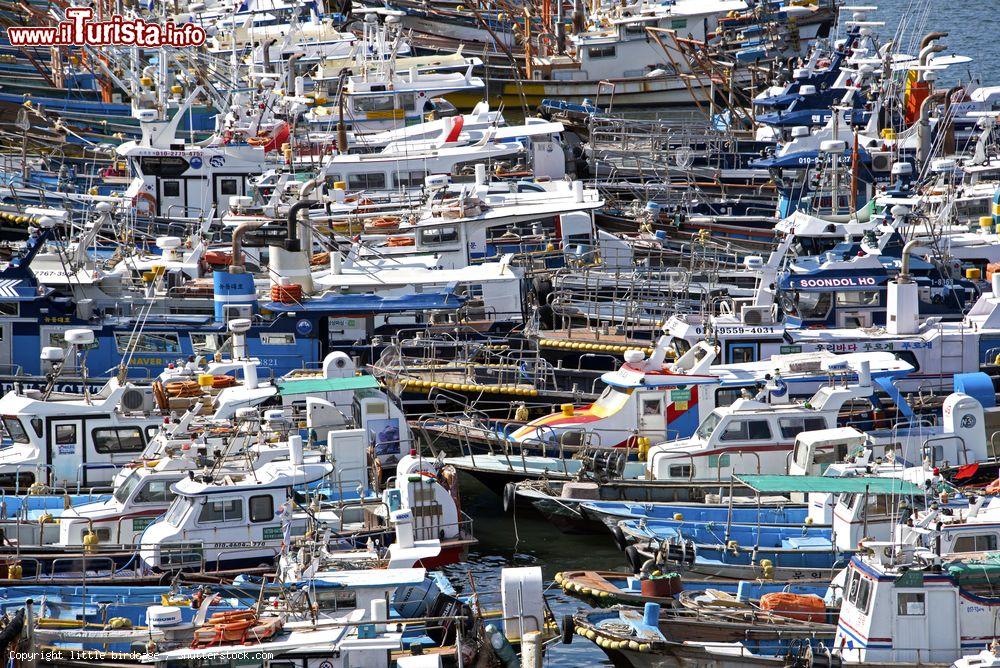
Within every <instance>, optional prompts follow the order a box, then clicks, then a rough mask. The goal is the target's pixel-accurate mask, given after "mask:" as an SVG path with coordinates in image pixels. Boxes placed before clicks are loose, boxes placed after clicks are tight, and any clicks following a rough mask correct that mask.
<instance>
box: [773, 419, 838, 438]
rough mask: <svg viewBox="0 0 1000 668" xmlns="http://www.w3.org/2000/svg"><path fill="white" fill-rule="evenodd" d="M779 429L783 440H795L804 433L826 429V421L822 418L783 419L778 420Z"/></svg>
mask: <svg viewBox="0 0 1000 668" xmlns="http://www.w3.org/2000/svg"><path fill="white" fill-rule="evenodd" d="M778 428H779V429H780V430H781V437H782V438H795V437H796V436H798V435H799V434H801V433H802V432H804V431H819V430H820V429H826V420H824V419H823V418H821V417H783V418H778Z"/></svg>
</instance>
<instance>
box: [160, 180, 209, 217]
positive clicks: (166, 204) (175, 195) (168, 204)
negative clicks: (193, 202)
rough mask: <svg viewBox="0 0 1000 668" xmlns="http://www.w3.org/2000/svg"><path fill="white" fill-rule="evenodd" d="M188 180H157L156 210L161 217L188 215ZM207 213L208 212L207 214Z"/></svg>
mask: <svg viewBox="0 0 1000 668" xmlns="http://www.w3.org/2000/svg"><path fill="white" fill-rule="evenodd" d="M187 186H188V183H187V180H186V179H156V187H157V190H158V191H159V192H157V193H156V208H157V213H158V215H160V216H167V217H170V216H176V217H185V216H188V215H197V213H195V214H189V213H188V206H187V202H188V193H187ZM206 213H207V212H206Z"/></svg>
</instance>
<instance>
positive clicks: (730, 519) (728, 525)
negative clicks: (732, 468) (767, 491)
mask: <svg viewBox="0 0 1000 668" xmlns="http://www.w3.org/2000/svg"><path fill="white" fill-rule="evenodd" d="M733 487H734V485H733V476H732V474H730V476H729V503H728V505H729V512H728V513H727V517H726V543H727V544H728V543H729V534H730V531H731V530H732V528H733ZM757 497H758V498H759V497H760V493H759V492H758V493H757ZM759 533H760V532H758V535H759Z"/></svg>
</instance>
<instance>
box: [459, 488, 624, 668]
mask: <svg viewBox="0 0 1000 668" xmlns="http://www.w3.org/2000/svg"><path fill="white" fill-rule="evenodd" d="M462 509H463V510H464V511H465V512H466V513H468V514H469V515H471V516H472V517H473V519H474V521H475V524H474V531H475V533H476V538H477V539H478V540H479V544H478V545H476V547H475V548H474V549H473V550H471V551H470V553H469V559H468V561H467V562H466V563H463V564H458V565H457V566H453V567H450V568H448V569H447V573H448V575H449V577H450V578H451V580H452V582H453V583H454V584H455V586H456V587H458V588H460V589H461V590H462V591H463V592H468V591H470V589H471V586H472V585H470V583H469V577H470V575H471V577H472V579H473V580H474V582H475V587H476V590H477V591H496V592H498V591H499V590H500V569H501V568H503V567H504V566H541V567H542V572H543V573H544V575H545V583H546V585H547V586H548V590H547V592H546V598H547V599H548V601H549V605H550V606H551V607H552V610H553V612H554V613H555V614H556V617H557V618H558V619H559V620H560V623H561V621H562V616H563V615H564V614H570V613H573V612H576V611H577V610H579V609H581V608H586V607H587V606H585V605H584V604H583V603H582V602H581V601H580V600H579V599H575V598H573V597H571V596H567V595H566V594H565V593H563V591H562V590H561V589H560V588H559V587H558V586H557V585H555V584H553V582H552V577H553V576H554V575H555V574H556V573H558V572H559V571H564V570H569V569H577V570H578V569H601V570H625V557H624V555H623V554H622V553H621V552H620V551H619V550H618V548H617V547H615V544H614V542H613V541H612V538H611V534H610V532H609V533H608V534H607V536H602V535H597V536H573V535H568V534H564V533H561V532H560V531H559V530H558V529H556V528H555V527H553V526H552V525H550V524H549V523H548V522H545V521H544V520H542V519H541V518H539V517H538V516H537V515H531V514H529V513H527V512H526V511H524V510H523V509H519V510H518V514H517V518H516V522H515V521H514V518H513V516H512V515H511V514H505V513H504V512H503V506H502V503H501V501H500V499H499V498H497V496H496V495H494V494H493V493H492V492H490V491H489V490H488V489H486V488H485V487H483V486H482V485H481V484H479V483H478V482H477V481H475V480H473V479H472V478H469V477H468V476H463V478H462ZM497 600H499V599H497ZM545 663H546V665H547V666H548V665H551V666H592V665H598V664H601V663H603V664H608V662H607V661H605V656H604V652H602V651H601V650H600V649H599V648H598V647H597V645H595V644H593V643H592V642H590V641H588V640H586V639H584V638H579V637H577V638H575V639H574V640H573V644H572V645H561V644H557V645H554V646H553V647H552V648H551V649H550V650H549V652H548V653H547V654H546V660H545ZM608 665H610V664H608Z"/></svg>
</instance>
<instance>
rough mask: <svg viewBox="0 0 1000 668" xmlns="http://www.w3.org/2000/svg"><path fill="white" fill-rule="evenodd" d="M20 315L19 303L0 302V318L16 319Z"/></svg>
mask: <svg viewBox="0 0 1000 668" xmlns="http://www.w3.org/2000/svg"><path fill="white" fill-rule="evenodd" d="M19 315H21V303H20V302H0V317H3V318H16V317H18V316H19Z"/></svg>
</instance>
